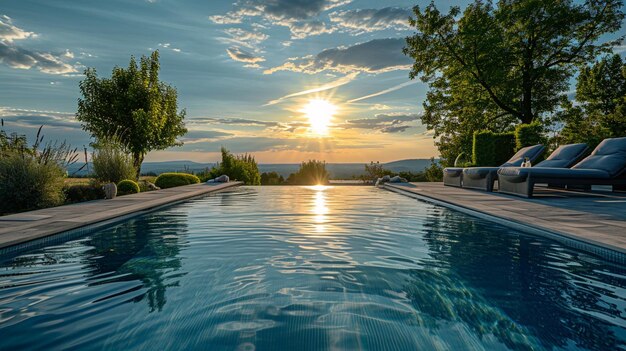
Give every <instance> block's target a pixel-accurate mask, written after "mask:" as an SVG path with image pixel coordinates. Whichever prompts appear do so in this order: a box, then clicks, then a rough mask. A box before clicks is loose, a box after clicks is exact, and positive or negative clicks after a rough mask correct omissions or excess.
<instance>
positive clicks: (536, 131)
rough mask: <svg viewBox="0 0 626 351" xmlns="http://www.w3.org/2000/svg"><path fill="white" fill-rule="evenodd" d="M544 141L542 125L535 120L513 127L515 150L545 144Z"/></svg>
mask: <svg viewBox="0 0 626 351" xmlns="http://www.w3.org/2000/svg"><path fill="white" fill-rule="evenodd" d="M546 141H547V139H546V137H545V136H544V128H543V125H542V124H541V123H539V122H537V121H535V122H533V123H530V124H520V125H518V126H517V127H515V150H519V149H521V148H523V147H526V146H532V145H537V144H543V145H545V144H546Z"/></svg>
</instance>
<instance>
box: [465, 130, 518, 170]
mask: <svg viewBox="0 0 626 351" xmlns="http://www.w3.org/2000/svg"><path fill="white" fill-rule="evenodd" d="M472 152H473V155H472V163H473V164H474V165H475V166H477V167H484V166H494V167H495V166H499V165H501V164H503V163H504V162H506V161H507V160H508V159H509V158H511V156H513V154H514V153H515V133H514V132H506V133H494V132H491V131H486V130H484V131H479V132H475V133H474V142H473V145H472Z"/></svg>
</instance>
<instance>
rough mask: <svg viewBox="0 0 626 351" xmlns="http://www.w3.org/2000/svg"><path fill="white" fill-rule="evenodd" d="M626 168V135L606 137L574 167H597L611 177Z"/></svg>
mask: <svg viewBox="0 0 626 351" xmlns="http://www.w3.org/2000/svg"><path fill="white" fill-rule="evenodd" d="M624 168H626V137H624V138H612V139H604V140H603V141H602V142H601V143H600V145H598V147H596V148H595V150H593V152H592V153H591V155H589V156H587V157H585V159H584V160H582V161H580V162H578V163H577V164H576V165H575V166H574V167H572V169H597V170H602V171H605V172H607V173H608V174H609V175H610V176H611V177H615V176H618V175H619V174H620V173H621V172H622V171H623V170H624Z"/></svg>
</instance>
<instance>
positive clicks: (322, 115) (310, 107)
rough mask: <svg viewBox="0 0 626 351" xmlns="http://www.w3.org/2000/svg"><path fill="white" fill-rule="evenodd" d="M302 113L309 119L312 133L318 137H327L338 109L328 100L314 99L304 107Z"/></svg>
mask: <svg viewBox="0 0 626 351" xmlns="http://www.w3.org/2000/svg"><path fill="white" fill-rule="evenodd" d="M302 112H304V114H305V115H306V117H307V118H308V119H309V125H310V131H311V133H313V134H316V135H327V134H328V127H329V125H330V123H331V119H332V117H333V115H334V114H335V113H336V112H337V107H336V106H335V105H333V104H332V103H330V102H329V101H327V100H322V99H313V100H309V102H308V103H307V104H306V105H305V106H304V108H303V109H302Z"/></svg>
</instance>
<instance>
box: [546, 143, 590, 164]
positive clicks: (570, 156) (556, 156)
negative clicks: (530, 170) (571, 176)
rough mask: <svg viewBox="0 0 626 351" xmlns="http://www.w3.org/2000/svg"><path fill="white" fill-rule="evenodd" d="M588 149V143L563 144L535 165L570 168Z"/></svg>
mask: <svg viewBox="0 0 626 351" xmlns="http://www.w3.org/2000/svg"><path fill="white" fill-rule="evenodd" d="M586 151H587V144H584V143H582V144H569V145H561V146H559V147H558V148H557V149H556V150H554V151H553V152H552V154H550V156H549V157H548V158H547V159H545V160H543V161H541V162H539V163H537V165H536V166H535V167H552V168H569V167H571V166H572V165H573V164H574V163H575V162H576V161H578V160H579V159H580V158H581V157H582V156H583V154H584V153H585V152H586Z"/></svg>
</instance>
